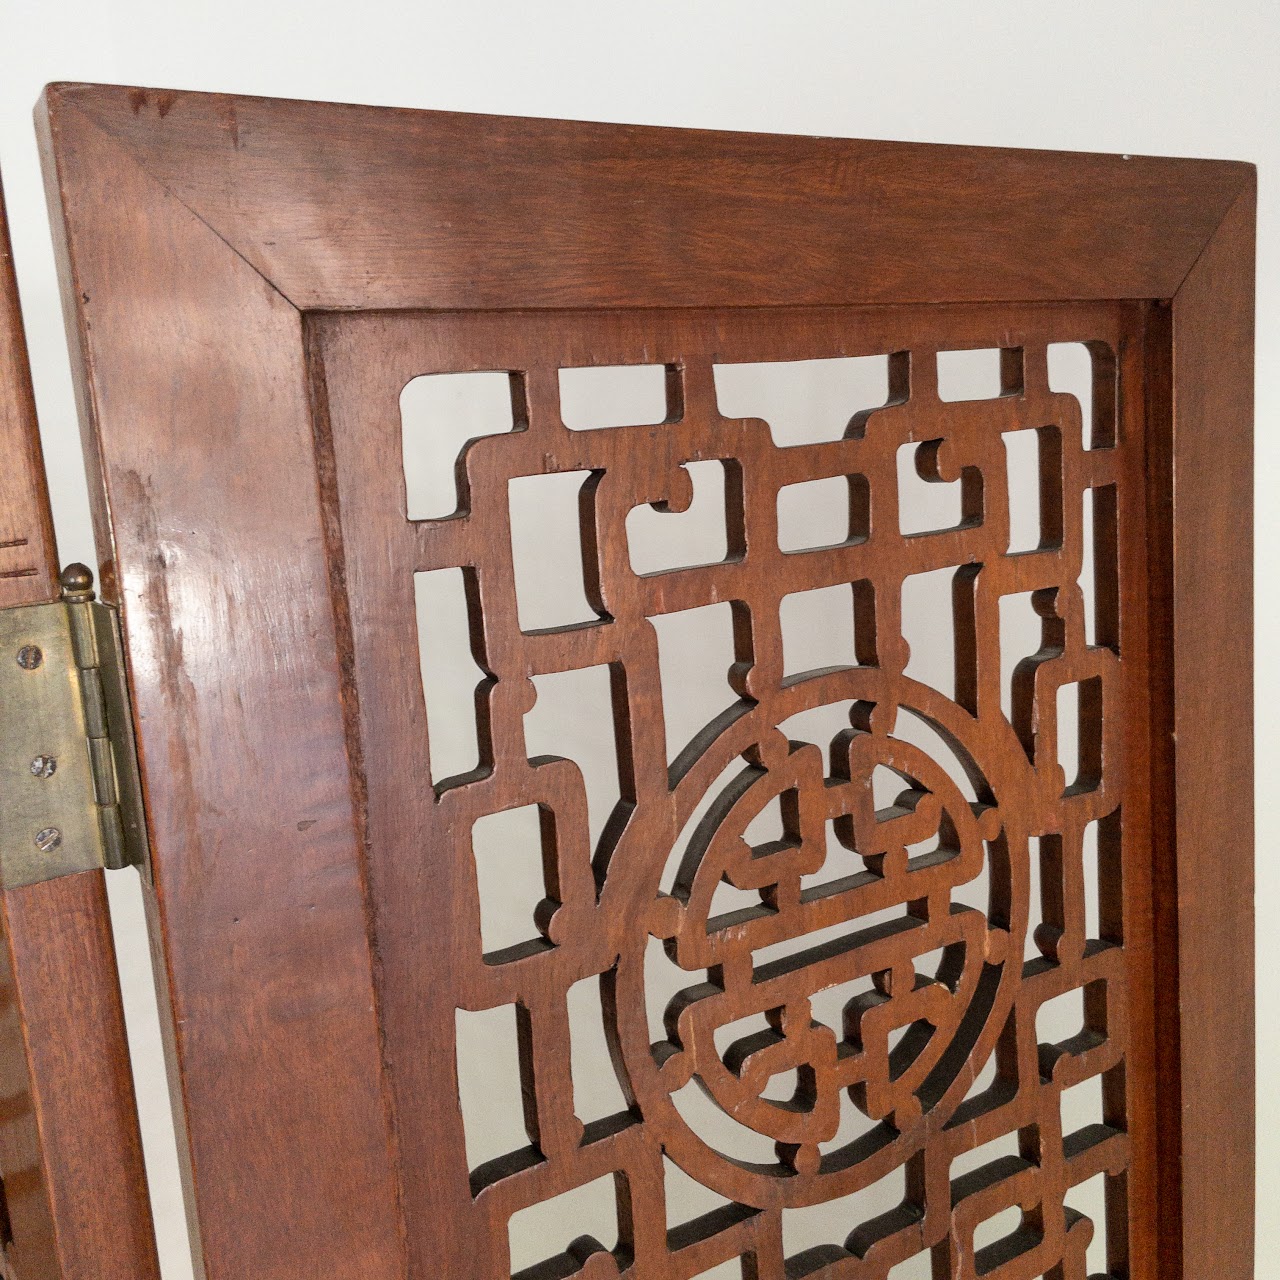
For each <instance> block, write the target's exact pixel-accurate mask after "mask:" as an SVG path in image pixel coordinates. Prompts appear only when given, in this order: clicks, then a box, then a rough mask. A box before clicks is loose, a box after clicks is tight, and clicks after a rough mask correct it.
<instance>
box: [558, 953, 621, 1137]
mask: <svg viewBox="0 0 1280 1280" xmlns="http://www.w3.org/2000/svg"><path fill="white" fill-rule="evenodd" d="M604 977H605V975H603V974H596V975H594V976H593V977H589V978H581V979H579V981H577V982H575V983H574V984H573V985H572V986H571V987H570V988H569V993H568V997H567V1003H568V1007H569V1039H570V1046H569V1053H570V1065H571V1071H572V1073H573V1111H574V1114H575V1115H576V1116H577V1117H578V1119H579V1120H581V1121H582V1122H583V1123H584V1124H590V1123H591V1122H592V1121H593V1120H603V1119H604V1118H605V1117H606V1116H614V1115H620V1114H622V1113H623V1112H625V1111H626V1110H627V1100H626V1099H625V1098H624V1097H623V1096H622V1087H621V1085H620V1084H619V1083H618V1073H617V1071H616V1070H615V1069H614V1066H613V1059H612V1058H611V1057H610V1054H609V1041H608V1036H607V1035H606V1033H605V1018H604V1002H603V999H602V993H601V990H600V984H601V982H602V981H603V980H604Z"/></svg>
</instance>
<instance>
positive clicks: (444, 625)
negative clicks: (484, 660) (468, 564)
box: [413, 569, 487, 786]
mask: <svg viewBox="0 0 1280 1280" xmlns="http://www.w3.org/2000/svg"><path fill="white" fill-rule="evenodd" d="M413 589H414V598H415V602H416V610H417V620H418V655H419V667H420V670H421V673H422V690H423V697H424V698H425V700H426V707H427V738H428V749H429V751H430V755H431V780H432V781H433V782H434V783H436V784H437V786H439V785H440V784H441V783H443V782H445V781H446V780H449V779H453V778H459V777H465V776H467V775H468V774H470V773H472V772H474V771H475V770H476V769H477V768H479V767H480V766H481V764H482V763H483V762H482V761H481V759H480V736H479V725H478V719H477V718H478V716H479V714H480V710H479V707H478V705H477V690H478V689H479V687H480V685H481V683H482V682H483V681H484V680H485V679H486V678H487V677H486V674H485V672H484V670H483V669H482V668H481V666H480V664H479V663H478V662H477V661H476V660H475V657H474V656H473V654H472V651H471V616H470V604H469V602H468V599H467V586H466V580H465V577H464V573H463V570H461V569H432V570H429V571H427V572H425V573H415V574H414V575H413Z"/></svg>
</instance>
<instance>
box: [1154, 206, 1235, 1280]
mask: <svg viewBox="0 0 1280 1280" xmlns="http://www.w3.org/2000/svg"><path fill="white" fill-rule="evenodd" d="M1255 206H1256V192H1255V188H1254V186H1253V184H1250V185H1249V187H1248V188H1246V190H1244V191H1243V192H1241V193H1240V195H1239V196H1238V197H1237V199H1236V201H1235V203H1234V204H1233V205H1232V207H1231V209H1230V211H1229V212H1228V213H1227V215H1226V217H1224V218H1223V220H1222V223H1221V224H1220V226H1219V227H1218V229H1217V231H1216V232H1215V233H1214V236H1213V239H1212V240H1211V241H1210V242H1209V244H1208V246H1207V247H1206V248H1205V251H1204V253H1203V254H1202V255H1201V256H1200V258H1199V259H1198V260H1197V262H1196V265H1195V267H1194V268H1193V270H1192V271H1191V272H1190V273H1189V275H1188V276H1187V278H1186V280H1185V281H1184V282H1183V284H1182V286H1181V288H1180V289H1179V290H1178V292H1177V294H1176V295H1175V296H1174V298H1173V302H1172V306H1171V308H1170V311H1171V315H1170V317H1169V321H1168V324H1167V325H1166V332H1168V331H1169V330H1170V329H1171V330H1172V356H1171V364H1172V376H1171V379H1170V383H1169V385H1170V386H1171V388H1172V394H1171V396H1170V398H1169V400H1167V401H1165V402H1164V404H1163V410H1164V413H1163V420H1162V421H1161V422H1160V423H1159V424H1158V430H1159V435H1158V439H1159V442H1160V447H1161V450H1162V455H1163V462H1162V467H1163V470H1164V472H1165V474H1166V475H1168V476H1169V478H1170V480H1171V484H1172V497H1173V500H1172V505H1171V508H1169V509H1167V511H1166V512H1165V515H1164V520H1165V521H1166V522H1167V523H1165V525H1164V530H1167V539H1162V541H1161V543H1160V544H1159V545H1160V546H1161V547H1162V551H1163V554H1162V556H1161V561H1160V566H1161V570H1162V572H1163V573H1164V574H1167V575H1168V577H1167V579H1166V581H1165V585H1164V588H1163V590H1164V596H1163V601H1162V603H1164V605H1165V607H1166V609H1167V612H1166V613H1165V615H1164V617H1163V619H1162V623H1163V624H1164V625H1166V626H1167V627H1168V628H1169V631H1168V635H1167V639H1166V642H1165V650H1164V657H1165V661H1166V664H1167V665H1166V666H1165V667H1164V670H1163V671H1162V673H1161V675H1162V680H1161V682H1160V684H1159V686H1158V688H1157V691H1156V702H1157V706H1158V708H1159V713H1160V716H1161V723H1162V726H1163V728H1164V730H1165V732H1166V734H1167V735H1168V736H1167V737H1166V739H1165V742H1164V743H1163V744H1162V745H1163V746H1165V747H1166V748H1167V749H1168V750H1169V753H1170V758H1169V759H1168V760H1167V762H1166V768H1167V770H1168V774H1169V776H1168V783H1169V786H1170V789H1171V792H1172V801H1173V802H1172V803H1171V804H1170V805H1169V807H1168V808H1167V809H1166V810H1165V812H1164V814H1163V821H1162V823H1161V825H1160V828H1159V832H1158V839H1160V840H1161V841H1163V842H1167V849H1168V853H1169V858H1170V861H1169V863H1168V864H1167V865H1168V868H1169V871H1170V875H1169V879H1168V881H1167V882H1166V884H1165V886H1164V893H1165V897H1166V905H1165V912H1166V916H1167V917H1175V918H1176V930H1174V929H1173V926H1172V925H1171V926H1170V931H1171V932H1172V934H1173V936H1172V937H1168V938H1167V939H1166V945H1169V946H1172V947H1173V948H1174V949H1175V951H1174V956H1173V957H1171V960H1173V961H1174V962H1176V966H1177V974H1178V980H1177V984H1176V993H1177V1000H1176V1005H1175V1003H1174V1001H1173V998H1172V996H1173V991H1172V989H1166V991H1165V995H1166V996H1167V997H1168V1000H1167V1003H1166V1006H1165V1017H1164V1021H1165V1025H1167V1026H1168V1027H1169V1029H1170V1034H1171V1035H1172V1032H1173V1029H1174V1028H1176V1029H1177V1039H1176V1042H1175V1043H1176V1046H1177V1051H1178V1052H1177V1057H1178V1061H1177V1064H1176V1071H1173V1072H1171V1073H1170V1076H1169V1080H1170V1084H1171V1085H1173V1091H1175V1096H1176V1097H1178V1099H1179V1102H1180V1105H1179V1106H1178V1107H1177V1108H1173V1107H1171V1108H1169V1111H1168V1114H1167V1121H1168V1123H1169V1126H1170V1128H1171V1130H1172V1131H1173V1132H1174V1133H1176V1149H1177V1151H1178V1165H1177V1168H1178V1179H1177V1181H1176V1182H1171V1185H1170V1190H1169V1192H1168V1194H1167V1195H1166V1197H1165V1199H1164V1205H1163V1207H1164V1208H1165V1210H1166V1211H1167V1213H1168V1218H1167V1223H1166V1226H1165V1228H1164V1230H1163V1231H1162V1233H1161V1242H1162V1244H1163V1245H1165V1246H1166V1247H1167V1250H1168V1255H1167V1266H1168V1269H1169V1272H1170V1273H1171V1274H1183V1275H1187V1276H1196V1275H1214V1274H1224V1275H1241V1276H1243V1275H1248V1274H1250V1271H1251V1268H1252V1266H1253V1217H1254V1172H1253V1167H1252V1151H1253V1137H1254V1089H1255V1082H1254V1055H1253V1047H1252V1046H1253V1043H1254V998H1253V992H1254V977H1253V974H1254V944H1253V938H1254V869H1253V857H1252V850H1253V786H1252V781H1251V780H1252V778H1253V679H1252V673H1253V625H1252V623H1253V572H1252V570H1253V559H1252V552H1253V451H1252V447H1251V446H1252V435H1251V433H1250V431H1249V425H1250V424H1251V423H1252V421H1253V339H1254V220H1255ZM1166 501H1167V500H1166ZM1214 619H1218V620H1221V622H1222V623H1223V624H1224V625H1221V626H1218V625H1214V624H1213V622H1212V620H1214ZM1206 628H1208V629H1209V634H1206ZM1175 893H1176V904H1175V903H1169V902H1168V901H1167V899H1169V898H1172V897H1173V896H1174V895H1175ZM1178 904H1181V909H1179V905H1178ZM1228 975H1229V976H1228ZM1175 1082H1176V1084H1175ZM1171 1140H1172V1135H1171ZM1175 1267H1180V1270H1174V1268H1175Z"/></svg>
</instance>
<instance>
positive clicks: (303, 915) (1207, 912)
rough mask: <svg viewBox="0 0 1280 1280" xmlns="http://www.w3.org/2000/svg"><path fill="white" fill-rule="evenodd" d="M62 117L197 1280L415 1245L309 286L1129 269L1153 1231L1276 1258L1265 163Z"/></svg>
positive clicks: (275, 121) (60, 113)
mask: <svg viewBox="0 0 1280 1280" xmlns="http://www.w3.org/2000/svg"><path fill="white" fill-rule="evenodd" d="M40 128H41V133H42V139H43V145H44V149H45V155H46V163H47V172H48V179H49V189H50V199H51V206H52V208H53V212H54V216H55V220H57V221H59V222H60V235H59V239H60V241H61V244H62V247H63V249H64V257H63V264H62V265H63V280H64V295H65V298H66V304H67V312H68V321H69V328H70V332H71V337H72V341H73V344H74V347H75V351H76V364H77V372H78V376H79V387H80V396H81V409H82V420H83V422H84V425H85V440H86V450H87V452H88V454H89V457H90V470H91V476H92V477H93V481H92V487H93V489H94V503H95V519H96V528H97V536H98V545H99V548H100V553H101V557H102V561H103V563H102V581H103V583H104V587H105V589H106V591H107V593H108V595H109V596H112V597H114V598H116V599H118V600H119V602H120V604H121V606H122V608H123V610H124V616H125V622H126V636H127V645H128V649H129V657H130V661H131V665H132V676H133V681H134V688H135V695H136V717H137V728H138V736H139V742H140V749H141V752H142V756H143V767H144V780H145V782H146V786H147V793H148V805H149V816H150V824H151V832H152V837H153V841H154V853H155V895H154V898H153V901H152V908H153V914H154V926H155V936H156V939H157V946H158V948H159V951H160V956H161V960H162V964H161V971H162V978H163V979H164V980H166V982H167V992H166V998H165V999H164V1000H163V1001H162V1005H163V1006H164V1007H165V1008H166V1009H167V1010H168V1013H169V1016H170V1023H169V1035H170V1047H171V1052H172V1055H173V1070H172V1078H173V1081H174V1088H175V1094H176V1104H177V1105H176V1108H175V1109H176V1112H177V1114H178V1115H179V1117H180V1118H181V1120H182V1122H183V1123H184V1125H185V1132H186V1137H187V1139H188V1142H189V1151H190V1164H189V1176H190V1179H191V1197H190V1201H189V1202H190V1204H191V1206H192V1213H193V1217H194V1222H195V1223H196V1224H197V1226H198V1229H199V1230H198V1239H199V1241H200V1247H201V1249H202V1250H203V1263H204V1267H205V1271H206V1274H208V1275H209V1276H211V1277H213V1276H217V1277H224V1276H225V1277H239V1276H244V1275H255V1276H261V1277H264V1278H265V1277H281V1278H283V1277H295V1276H296V1277H302V1276H308V1275H314V1274H320V1273H321V1272H323V1271H324V1270H325V1269H327V1268H330V1267H332V1266H333V1265H334V1264H335V1261H336V1260H338V1259H342V1260H343V1264H344V1265H346V1266H347V1267H349V1268H350V1269H352V1270H354V1271H356V1272H358V1273H359V1274H362V1275H371V1276H374V1275H377V1276H381V1275H387V1276H390V1275H393V1274H397V1275H398V1274H401V1270H400V1269H401V1268H402V1267H403V1266H404V1265H405V1262H404V1253H403V1249H404V1247H405V1246H404V1231H405V1227H404V1223H403V1222H402V1220H401V1216H400V1209H399V1206H398V1203H397V1176H398V1175H397V1169H396V1163H395V1161H396V1157H395V1153H394V1145H393V1141H392V1135H391V1134H390V1132H389V1130H388V1120H387V1112H386V1106H387V1088H388V1086H387V1082H386V1077H385V1074H384V1070H385V1068H384V1063H383V1059H382V1055H381V1048H380V1037H379V1025H378V1019H377V1012H376V1009H377V999H376V969H377V964H378V959H377V956H376V955H375V953H374V952H373V950H372V949H371V942H370V938H369V935H368V932H367V928H366V914H365V904H366V897H365V891H366V886H365V874H366V873H365V868H364V863H363V857H362V850H361V838H360V835H359V831H360V825H359V823H360V818H359V810H358V805H359V800H360V784H359V780H358V770H357V771H356V774H357V776H356V778H355V779H354V781H353V777H352V776H351V772H350V771H349V770H348V769H347V768H344V769H343V770H342V773H341V775H339V774H337V773H333V774H330V775H329V776H324V777H317V776H314V774H313V773H309V772H308V771H307V770H306V769H305V767H304V765H303V762H302V761H301V760H300V759H297V758H293V757H290V756H289V755H287V754H286V755H284V756H282V755H281V753H280V752H279V751H278V750H277V749H276V747H277V745H278V744H279V743H280V742H283V741H286V740H299V739H305V740H306V741H308V742H309V743H311V744H312V745H313V746H315V745H316V744H319V746H318V748H317V749H318V750H323V751H324V752H325V753H326V754H328V755H331V756H332V757H333V758H334V759H341V760H345V759H346V755H345V752H346V745H345V744H346V742H347V719H346V717H348V716H350V715H351V714H352V711H351V707H350V704H349V702H348V699H349V697H350V695H351V692H352V686H351V684H350V680H349V675H350V673H349V669H348V667H347V666H345V665H344V662H345V660H346V659H345V657H344V655H343V654H342V653H340V649H339V643H338V639H337V630H336V627H337V623H336V621H335V614H334V610H333V608H331V606H330V602H329V599H328V597H327V593H326V590H325V589H324V587H323V586H322V585H321V584H326V583H327V582H328V573H329V568H328V566H327V562H326V554H325V548H324V547H323V546H321V545H319V544H318V543H317V542H316V540H315V538H314V537H313V533H312V531H313V530H314V529H315V528H317V527H318V525H319V523H320V519H321V517H320V510H319V502H320V497H319V494H318V491H317V478H316V471H315V456H314V449H313V439H312V431H313V428H312V414H311V408H310V406H309V403H308V373H307V360H308V351H307V346H306V344H307V341H308V335H309V333H310V329H309V325H308V316H310V315H311V314H312V313H317V312H350V311H378V310H388V311H428V312H434V311H513V310H542V309H550V308H579V309H585V310H591V309H605V308H644V307H658V306H661V307H670V308H714V307H774V306H792V307H795V306H830V305H841V306H857V305H863V304H899V303H916V304H933V303H938V304H949V303H960V302H1010V303H1015V302H1016V303H1040V302H1049V303H1052V302H1059V301H1064V300H1081V301H1089V300H1114V299H1136V300H1156V301H1157V302H1158V303H1159V305H1158V306H1157V307H1155V308H1154V309H1153V311H1152V315H1153V320H1152V323H1151V325H1150V326H1149V329H1148V338H1147V340H1146V360H1147V403H1148V414H1149V422H1148V429H1147V452H1148V458H1149V460H1150V466H1149V494H1148V511H1147V516H1148V522H1149V527H1150V529H1151V530H1152V540H1151V551H1150V563H1149V572H1150V578H1151V582H1152V587H1151V593H1150V598H1149V600H1148V602H1147V604H1148V608H1149V615H1150V618H1151V623H1152V625H1151V630H1152V633H1153V640H1152V645H1151V650H1150V653H1149V659H1150V671H1151V677H1150V680H1151V684H1150V711H1151V715H1152V719H1153V726H1152V734H1151V740H1150V743H1149V745H1148V746H1147V747H1146V749H1145V752H1144V754H1145V755H1146V756H1147V758H1149V760H1150V767H1151V775H1152V795H1153V798H1154V802H1155V803H1154V808H1155V813H1154V820H1155V828H1154V831H1153V838H1152V849H1153V858H1154V871H1155V877H1156V888H1155V894H1154V901H1153V903H1152V910H1153V912H1154V919H1155V945H1156V954H1155V957H1154V967H1153V975H1154V977H1155V980H1156V981H1155V992H1154V998H1155V1000H1156V1008H1157V1019H1158V1023H1159V1025H1160V1028H1161V1031H1162V1034H1161V1035H1160V1037H1159V1043H1160V1052H1161V1054H1162V1060H1161V1062H1160V1064H1159V1070H1158V1072H1157V1081H1158V1082H1159V1085H1160V1091H1159V1093H1158V1094H1157V1096H1156V1100H1155V1105H1156V1108H1157V1116H1156V1120H1157V1126H1158V1141H1159V1166H1158V1167H1159V1179H1160V1198H1159V1210H1158V1212H1159V1219H1158V1223H1159V1225H1158V1229H1157V1230H1156V1231H1155V1239H1154V1240H1153V1241H1148V1242H1147V1247H1148V1248H1149V1250H1150V1253H1149V1254H1148V1256H1149V1257H1150V1258H1151V1259H1152V1263H1151V1265H1152V1266H1153V1268H1154V1269H1153V1270H1152V1271H1151V1274H1158V1275H1160V1276H1161V1277H1173V1276H1182V1277H1187V1278H1188V1280H1191V1278H1193V1277H1195V1278H1199V1277H1204V1276H1209V1275H1211V1274H1213V1275H1217V1276H1220V1277H1222V1278H1223V1280H1237V1278H1243V1277H1245V1276H1248V1275H1250V1274H1251V1273H1252V1255H1253V1232H1252V1222H1253V1087H1254V1083H1253V1055H1252V1050H1251V1047H1252V1044H1253V982H1252V973H1253V944H1252V937H1253V934H1252V929H1253V925H1252V920H1253V915H1252V911H1253V899H1252V874H1253V873H1252V807H1251V802H1250V801H1251V784H1250V779H1251V777H1252V745H1251V743H1252V726H1251V718H1252V701H1251V677H1250V672H1251V640H1250V626H1249V619H1250V617H1251V569H1250V545H1251V519H1250V510H1251V453H1250V422H1251V414H1252V336H1253V227H1254V201H1255V195H1254V191H1255V178H1254V172H1253V169H1252V168H1251V167H1250V166H1247V165H1241V164H1231V163H1220V162H1210V161H1189V160H1166V159H1156V158H1149V157H1128V156H1125V157H1119V156H1094V155H1065V154H1054V153H1039V152H1004V151H996V150H985V149H971V148H953V147H932V146H915V145H901V144H892V143H872V142H850V141H842V140H829V139H799V138H778V137H767V136H755V135H745V134H707V133H696V132H683V131H678V130H665V129H637V128H625V127H615V126H602V125H588V124H572V123H562V122H538V121H525V120H515V119H505V118H497V117H494V118H488V117H470V116H454V115H447V114H439V113H405V112H393V111H388V110H377V109H365V108H357V107H340V106H329V105H315V104H300V103H288V102H275V101H265V100H257V99H246V98H232V97H219V96H210V95H199V94H175V93H168V92H154V91H146V90H140V89H123V88H103V87H96V86H56V87H54V88H52V89H50V90H49V91H48V92H47V94H46V97H45V99H44V102H43V104H42V107H41V111H40ZM784 188H785V191H786V194H787V195H788V197H789V199H787V200H786V201H779V200H777V199H776V198H775V197H776V194H777V192H778V191H779V190H781V189H784ZM530 245H536V246H537V251H536V252H529V251H528V246H530ZM194 439H199V440H201V441H202V442H203V444H204V447H203V448H202V449H201V450H200V451H199V453H198V454H196V453H194V452H193V451H191V450H189V449H186V448H184V442H185V441H190V440H194ZM211 441H212V442H216V445H217V448H213V449H211V448H209V442H211ZM219 450H221V459H222V460H221V461H220V462H219V463H218V464H217V468H218V469H215V467H214V463H213V462H212V461H211V457H212V456H214V455H217V454H218V453H219ZM225 469H233V470H234V477H233V479H228V478H227V475H226V474H225ZM228 486H230V487H231V488H232V489H233V490H234V492H235V497H236V500H235V502H234V503H233V504H231V505H228V504H227V503H225V502H223V501H221V500H220V499H219V496H218V494H219V491H224V492H225V491H226V490H227V487H228ZM264 512H271V513H273V517H272V521H271V524H270V531H269V533H268V529H267V523H266V521H265V519H264V517H263V514H262V513H264ZM281 512H283V513H285V514H284V515H283V516H281V514H280V513H281ZM214 527H216V528H217V529H218V530H219V536H218V539H217V542H216V544H215V543H211V542H210V540H209V539H208V538H207V537H206V536H204V535H203V534H202V533H200V532H199V531H200V530H202V529H208V528H214ZM282 529H284V530H285V531H286V532H289V531H291V539H290V540H291V545H290V546H289V547H288V548H287V550H283V551H282V549H281V548H279V547H278V546H275V545H268V544H267V543H266V541H265V539H266V538H267V537H268V536H269V537H270V538H271V539H272V540H273V541H274V540H275V539H277V538H279V537H280V534H281V530H282ZM268 601H269V602H270V613H269V617H267V616H266V615H264V613H263V609H264V606H265V602H268ZM209 602H216V608H213V609H211V608H210V607H209ZM339 607H340V606H339ZM1204 619H1212V620H1214V621H1213V622H1212V623H1211V625H1213V627H1214V633H1213V646H1212V649H1210V648H1209V647H1208V646H1206V645H1205V644H1204V643H1203V641H1200V640H1199V636H1198V634H1197V633H1198V630H1199V628H1200V627H1202V626H1203V625H1204V623H1203V621H1202V620H1204ZM266 623H269V632H268V633H267V634H266V635H264V624H266ZM280 644H287V645H288V650H289V660H288V661H287V662H282V661H280V659H279V654H278V652H277V649H276V646H278V645H280ZM1206 656H1207V657H1208V658H1209V660H1208V661H1206V660H1205V658H1206ZM233 687H234V688H235V689H236V690H237V696H236V697H235V698H234V699H233V698H230V697H229V696H228V693H229V690H231V689H232V688H233ZM228 743H233V744H234V747H233V748H229V747H228V746H227V744H228ZM268 761H269V764H267V763H266V762H268ZM247 795H253V796H254V797H255V801H254V803H253V804H252V805H250V806H246V805H245V804H244V799H245V797H246V796H247ZM1227 796H1229V797H1230V802H1229V803H1225V802H1224V801H1225V798H1226V797H1227ZM264 841H269V842H270V846H271V848H272V850H273V851H274V853H273V857H272V858H270V859H265V858H264V856H263V853H262V849H263V847H264ZM229 936H234V938H235V939H236V941H235V942H234V944H233V945H231V946H230V948H229V947H228V937H229ZM282 938H283V939H285V940H286V943H285V945H283V946H282V943H281V940H282ZM264 1064H265V1065H264ZM300 1152H301V1153H305V1160H300V1159H299V1153H300ZM1157 1255H1158V1257H1157ZM414 1274H416V1272H414ZM424 1274H425V1273H424Z"/></svg>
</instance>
